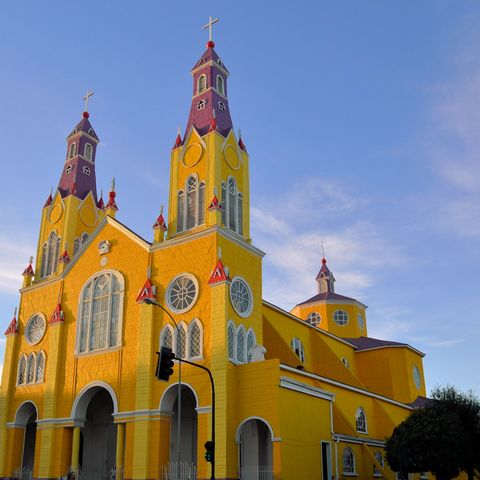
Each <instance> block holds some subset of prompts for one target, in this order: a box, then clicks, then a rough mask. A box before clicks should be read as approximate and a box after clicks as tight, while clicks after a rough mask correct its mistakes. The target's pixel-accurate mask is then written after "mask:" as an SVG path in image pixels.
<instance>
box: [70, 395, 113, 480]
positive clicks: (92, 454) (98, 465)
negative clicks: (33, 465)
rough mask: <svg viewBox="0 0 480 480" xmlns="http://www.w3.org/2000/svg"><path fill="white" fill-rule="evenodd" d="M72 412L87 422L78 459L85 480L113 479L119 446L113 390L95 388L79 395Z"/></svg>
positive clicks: (79, 419)
mask: <svg viewBox="0 0 480 480" xmlns="http://www.w3.org/2000/svg"><path fill="white" fill-rule="evenodd" d="M108 387H109V386H108ZM73 410H74V414H73V418H74V419H75V420H76V421H82V420H83V422H84V423H83V427H82V428H81V432H80V445H79V447H80V448H79V455H78V463H79V467H80V471H81V472H82V477H81V478H82V480H83V479H84V480H103V479H110V478H111V473H112V470H113V468H114V467H115V452H116V446H117V429H116V426H115V424H114V423H113V413H115V412H116V410H117V403H116V398H115V394H114V393H113V391H112V390H111V388H110V387H109V388H108V389H107V388H104V387H102V386H98V385H96V386H92V387H90V388H87V389H86V390H84V391H83V392H82V393H81V394H80V395H79V397H78V398H77V400H76V401H75V404H74V407H73Z"/></svg>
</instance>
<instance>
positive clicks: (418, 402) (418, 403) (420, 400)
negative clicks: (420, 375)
mask: <svg viewBox="0 0 480 480" xmlns="http://www.w3.org/2000/svg"><path fill="white" fill-rule="evenodd" d="M434 402H435V400H434V399H433V398H427V397H421V396H418V397H417V398H416V399H415V401H414V402H412V403H409V404H408V405H410V406H411V407H413V408H423V407H428V406H430V405H432V404H433V403H434Z"/></svg>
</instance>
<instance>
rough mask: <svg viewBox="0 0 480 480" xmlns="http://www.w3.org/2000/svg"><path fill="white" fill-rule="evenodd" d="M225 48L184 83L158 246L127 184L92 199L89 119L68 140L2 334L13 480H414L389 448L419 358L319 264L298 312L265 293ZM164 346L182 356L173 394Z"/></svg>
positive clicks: (4, 420)
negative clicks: (184, 108) (161, 372)
mask: <svg viewBox="0 0 480 480" xmlns="http://www.w3.org/2000/svg"><path fill="white" fill-rule="evenodd" d="M214 47H215V45H214V42H213V41H212V40H210V41H209V42H208V43H207V48H206V51H205V52H204V53H203V54H202V55H201V57H200V59H199V60H198V61H197V62H196V63H195V65H194V67H193V69H192V72H191V73H192V78H193V95H192V103H191V109H190V113H189V117H188V121H187V126H186V129H185V132H184V135H183V136H182V135H181V134H180V133H179V134H178V136H177V138H176V140H175V142H174V145H173V148H172V151H171V161H170V191H169V199H168V212H166V213H167V214H166V215H164V213H163V212H161V213H160V215H159V216H158V218H156V219H155V218H153V219H149V218H145V219H144V221H145V222H151V223H152V224H153V227H152V229H153V232H152V238H150V239H144V238H141V237H140V236H139V235H137V234H136V233H135V232H133V231H132V230H130V229H129V228H128V226H126V225H124V224H123V223H121V222H120V221H119V219H118V218H117V213H118V207H117V204H116V197H115V195H116V194H115V185H114V183H113V184H112V188H111V191H110V192H109V195H108V198H106V199H105V200H104V199H103V198H100V197H99V196H98V193H97V189H96V180H95V165H96V162H97V160H99V161H101V159H97V156H96V155H97V146H98V144H99V142H100V140H99V136H98V135H97V132H96V131H95V130H94V128H93V126H92V123H91V120H90V117H89V113H88V111H85V112H84V113H83V115H82V118H81V120H80V122H79V123H78V124H77V125H76V126H75V128H74V129H73V130H72V132H71V133H70V134H69V135H68V137H67V148H66V157H65V162H64V164H63V167H62V171H61V174H60V180H59V183H58V188H57V189H56V191H55V192H53V193H52V194H51V195H50V196H49V197H48V199H47V201H46V203H45V205H44V206H43V209H42V211H41V226H40V232H39V239H38V247H37V252H36V259H35V261H34V262H33V260H32V261H31V262H30V264H28V266H27V267H26V269H25V271H24V272H23V285H22V288H21V289H20V299H19V306H18V312H17V311H16V313H15V316H14V317H13V319H12V320H11V323H10V325H9V327H8V329H7V331H6V332H5V335H6V350H5V362H4V369H3V375H2V383H1V390H0V479H12V478H16V479H22V480H27V479H28V480H29V479H42V480H47V479H48V480H51V479H52V480H53V479H66V478H70V479H73V478H75V479H84V480H103V479H132V480H133V479H135V480H147V479H148V480H151V479H162V480H180V479H182V480H187V479H189V480H194V479H198V480H201V479H210V478H216V479H219V480H220V479H221V480H227V479H228V480H234V479H241V480H273V479H282V480H298V479H302V480H303V479H312V480H313V479H323V480H327V479H328V480H331V479H348V478H352V477H357V478H361V479H372V478H385V479H403V478H404V477H402V476H400V475H399V474H397V473H396V472H393V471H392V470H391V469H390V468H389V466H388V465H387V463H386V461H385V454H384V446H385V439H386V437H388V436H389V435H391V433H392V431H393V428H394V427H395V426H396V425H397V424H399V423H400V422H401V421H402V420H403V419H404V418H405V417H406V416H408V415H409V414H410V412H412V410H413V409H415V408H417V407H418V406H420V405H421V404H422V402H423V401H424V397H425V395H426V393H425V381H424V374H423V366H422V358H423V354H422V353H421V352H420V351H418V350H416V349H415V348H413V347H411V346H409V345H407V344H404V343H397V342H393V341H388V340H379V339H376V338H371V337H369V336H368V328H367V317H366V309H367V307H366V305H365V304H364V303H362V302H361V301H359V300H356V299H354V298H350V297H348V296H344V295H341V294H339V293H337V292H336V285H335V278H334V275H333V273H332V271H331V270H330V269H329V267H328V265H327V261H326V260H325V259H321V258H319V265H318V268H319V272H318V275H317V277H316V278H315V279H314V278H312V289H311V291H310V292H305V297H304V298H299V299H298V304H297V305H296V306H295V307H294V308H293V309H292V310H291V311H285V310H283V309H281V308H279V307H277V306H276V305H274V304H272V303H270V302H268V300H264V299H263V295H262V259H263V257H264V255H265V254H264V252H263V251H262V250H260V249H259V248H258V247H257V246H256V245H255V242H254V239H252V238H251V235H250V191H249V168H250V167H249V154H248V151H247V148H246V146H245V143H244V141H243V140H242V138H241V136H240V135H236V134H235V132H234V128H233V124H232V120H231V115H230V105H229V101H228V84H227V83H228V77H229V72H228V70H227V67H226V65H225V63H224V62H223V60H222V59H221V58H220V57H219V55H218V54H217V52H216V50H215V48H214ZM88 95H89V94H87V99H88ZM85 110H87V109H85ZM119 203H120V202H119ZM161 347H171V348H172V349H173V351H174V352H175V355H176V357H177V358H179V359H183V360H185V361H179V360H175V362H174V366H173V370H174V372H173V374H172V375H171V376H170V379H169V380H168V381H166V382H165V381H159V380H158V379H157V378H156V375H155V374H156V367H157V359H158V358H159V357H158V355H157V352H159V351H160V349H161ZM187 362H189V363H187ZM197 366H201V367H205V368H207V369H208V370H209V371H210V372H211V375H212V378H213V381H214V386H215V404H214V403H213V402H212V400H213V398H212V388H211V384H210V379H209V375H208V372H207V371H205V370H202V369H200V368H197ZM214 406H215V410H213V407H214ZM213 415H214V422H213V418H212V417H213ZM213 435H214V437H213ZM213 440H214V452H213V457H214V464H213V463H212V462H210V461H207V460H206V458H205V443H206V442H208V441H213ZM213 467H214V471H212V470H213ZM429 475H430V474H428V473H422V474H415V475H411V476H410V477H409V478H411V479H415V480H417V479H419V478H421V479H425V478H429ZM430 477H431V475H430Z"/></svg>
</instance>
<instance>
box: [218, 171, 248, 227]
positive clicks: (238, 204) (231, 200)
mask: <svg viewBox="0 0 480 480" xmlns="http://www.w3.org/2000/svg"><path fill="white" fill-rule="evenodd" d="M221 190H222V200H221V202H222V207H223V211H222V223H223V224H224V225H225V226H226V227H228V228H229V229H230V230H233V231H234V232H237V233H239V234H240V235H243V196H242V194H241V193H240V192H239V191H238V187H237V182H236V180H235V179H234V178H233V177H228V180H227V181H226V182H222V185H221Z"/></svg>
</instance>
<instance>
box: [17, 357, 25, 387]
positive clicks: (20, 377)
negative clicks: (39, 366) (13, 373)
mask: <svg viewBox="0 0 480 480" xmlns="http://www.w3.org/2000/svg"><path fill="white" fill-rule="evenodd" d="M26 380H27V357H26V356H25V355H22V356H21V357H20V360H19V361H18V373H17V384H18V385H24V384H25V383H27V382H26Z"/></svg>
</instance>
